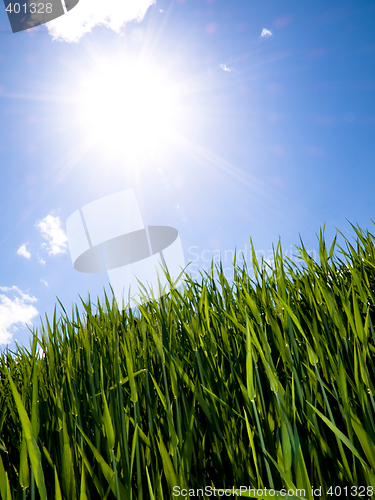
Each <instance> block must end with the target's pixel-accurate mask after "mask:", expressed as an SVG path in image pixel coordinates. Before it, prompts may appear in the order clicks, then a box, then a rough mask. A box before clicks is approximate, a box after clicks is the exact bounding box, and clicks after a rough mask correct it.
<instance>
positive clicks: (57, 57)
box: [0, 0, 375, 349]
mask: <svg viewBox="0 0 375 500" xmlns="http://www.w3.org/2000/svg"><path fill="white" fill-rule="evenodd" d="M75 11H76V13H75ZM73 16H74V17H73ZM139 67H142V68H143V69H142V72H141V73H140V74H141V76H142V79H143V80H142V81H144V90H143V94H142V92H140V93H139V92H138V91H137V92H138V95H137V98H136V99H135V101H134V99H133V97H134V96H133V94H132V92H133V91H129V90H128V89H129V88H130V87H127V86H126V85H125V86H124V91H123V92H122V93H120V95H116V97H114V95H115V91H116V89H115V88H114V87H113V83H112V81H111V78H112V76H113V78H115V75H116V74H117V73H118V71H119V68H120V70H121V71H122V72H123V73H124V72H125V73H124V74H125V80H124V81H128V80H131V78H133V76H134V74H135V72H136V71H138V69H139ZM116 72H117V73H116ZM104 73H105V75H106V79H105V78H104V79H103V74H104ZM126 75H127V76H126ZM128 77H129V78H128ZM98 80H100V81H101V87H100V86H99V87H98V86H97V85H96V82H97V81H98ZM90 85H91V86H90ZM95 85H96V86H95ZM142 85H143V83H142ZM107 87H108V90H106V89H107ZM88 88H89V89H92V88H93V89H94V91H93V92H91V93H90V91H88V90H87V89H88ZM142 88H143V87H142ZM95 89H96V91H95ZM98 89H101V90H100V92H99V91H98ZM126 92H128V94H126ZM129 95H130V97H129ZM171 96H172V97H173V99H172V97H171ZM114 99H116V100H115V101H114ZM122 99H128V101H127V102H128V103H130V104H131V103H132V102H133V103H134V102H135V104H133V107H135V109H136V110H137V109H138V108H139V110H140V114H141V116H144V118H145V120H146V121H147V123H148V124H149V126H148V128H147V127H146V128H145V129H144V128H143V126H139V127H138V128H137V127H136V128H135V129H134V130H133V129H132V122H129V121H128V119H127V117H126V116H124V115H121V113H120V111H119V110H121V109H122V108H121V106H122V103H121V100H122ZM163 99H164V100H163ZM170 99H172V100H170ZM143 103H146V104H143ZM117 104H118V106H117ZM108 107H109V108H110V109H111V110H112V111H111V112H110V114H109V115H108V114H106V112H105V111H103V110H105V109H106V108H108ZM117 108H118V109H117ZM133 111H134V110H133ZM151 111H152V112H153V113H154V114H153V115H151ZM142 113H143V114H142ZM129 119H130V118H129ZM93 122H95V123H94V125H95V126H93ZM129 123H130V125H129ZM142 123H143V122H142ZM95 127H96V128H95ZM146 129H147V130H146ZM374 129H375V3H374V2H373V1H372V0H371V1H370V0H360V1H358V0H355V1H354V0H351V1H346V2H343V1H342V0H340V1H336V0H330V1H329V2H306V1H304V2H301V1H300V0H299V1H294V0H290V1H287V0H286V1H282V2H280V1H279V0H270V1H265V0H252V1H245V0H238V1H233V0H214V1H212V0H207V1H205V0H185V1H181V0H180V1H169V0H157V1H156V2H154V3H152V0H142V1H141V0H138V1H137V0H128V1H127V2H125V0H111V1H109V0H108V1H106V2H99V0H81V1H80V3H79V4H78V5H77V7H75V8H74V9H73V10H72V11H71V12H69V13H68V14H66V15H65V16H63V17H62V18H61V19H59V20H56V21H53V22H51V23H49V24H48V25H44V26H42V27H40V28H38V29H37V30H34V31H31V30H29V31H27V32H26V31H25V32H21V33H16V34H13V33H12V32H11V29H10V25H9V22H8V18H7V15H6V12H5V8H4V9H3V8H0V132H1V133H0V162H1V166H0V229H1V230H0V255H1V261H0V349H1V348H3V347H5V345H6V344H8V345H9V347H10V348H14V346H15V344H14V341H15V340H17V342H19V343H21V344H22V343H24V344H25V345H26V346H28V345H29V341H28V339H29V336H30V334H29V331H28V330H27V329H26V328H25V327H24V326H23V325H24V323H25V322H27V323H28V324H29V325H30V326H31V327H32V325H34V326H36V327H37V326H38V325H39V321H40V316H42V317H43V316H44V315H45V313H46V314H47V315H48V316H51V314H52V312H53V309H54V305H55V303H56V296H57V297H59V299H60V300H61V301H62V303H63V304H64V306H65V307H66V309H67V310H70V309H71V306H72V304H73V303H76V302H77V301H79V295H81V296H82V297H83V298H86V297H87V293H88V291H89V292H90V294H91V296H92V297H94V298H96V297H97V296H99V297H100V298H102V297H103V287H105V286H107V280H106V276H105V275H104V274H97V275H90V274H83V273H79V272H77V271H75V270H74V268H73V266H72V262H71V258H70V254H69V249H68V246H67V241H66V235H65V223H66V220H67V218H68V217H69V215H71V214H72V213H73V212H74V211H75V210H77V209H78V208H80V207H82V206H83V205H85V204H86V203H89V202H91V201H94V200H96V199H98V198H101V197H103V196H106V195H109V194H112V193H115V192H117V191H120V190H122V189H128V188H133V189H134V191H135V194H136V197H137V200H138V203H139V206H140V209H141V213H142V217H143V220H144V222H145V224H147V225H169V226H172V227H175V228H176V229H178V231H179V233H180V237H181V241H182V245H183V249H184V255H185V260H186V262H189V261H193V263H192V264H191V265H190V271H191V274H192V276H193V277H195V276H196V275H197V271H198V270H199V269H202V268H204V267H206V268H207V267H208V265H209V262H208V261H210V260H211V258H212V257H215V258H217V256H218V255H219V252H221V256H222V260H223V263H224V267H226V268H228V271H227V276H228V278H229V277H230V272H229V267H230V265H231V261H232V253H233V250H234V248H235V247H236V248H237V250H238V251H244V253H245V257H246V258H247V260H248V262H250V260H251V258H250V245H249V238H250V237H251V238H252V240H253V243H254V247H255V249H256V250H257V251H258V252H259V255H260V254H261V253H263V254H264V255H265V257H266V258H269V257H270V255H271V252H272V244H273V243H274V244H276V243H277V241H278V238H279V237H280V238H281V243H282V247H283V250H284V252H285V253H286V255H287V256H290V255H291V253H296V252H295V251H294V249H293V247H294V245H296V244H298V243H299V237H300V236H301V237H302V239H303V241H304V243H305V246H306V247H307V248H308V249H309V250H311V251H313V250H317V238H316V234H317V233H318V232H319V229H320V228H321V227H322V226H323V224H324V223H326V238H327V240H328V241H329V242H330V241H331V240H332V238H333V237H334V235H335V231H336V228H337V229H339V230H340V231H342V232H343V233H344V234H345V235H347V237H349V238H351V237H352V236H353V231H352V230H351V228H350V225H349V223H348V222H347V219H348V220H349V221H350V222H352V223H353V224H359V225H360V226H361V227H362V228H364V229H367V228H368V229H369V230H370V231H372V228H373V224H372V222H371V218H372V219H375V202H374V195H373V192H374V188H373V184H374V164H375V141H374V137H375V134H374ZM110 131H111V134H110V135H111V137H110V138H111V139H112V140H109V135H108V134H109V132H110ZM95 133H96V134H99V136H100V137H101V139H102V140H98V135H96V136H95V135H94V134H95ZM94 137H96V139H94ZM292 249H293V250H292Z"/></svg>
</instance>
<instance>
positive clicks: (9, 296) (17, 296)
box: [0, 286, 39, 345]
mask: <svg viewBox="0 0 375 500" xmlns="http://www.w3.org/2000/svg"><path fill="white" fill-rule="evenodd" d="M0 291H1V292H5V293H0V345H1V344H8V343H10V342H12V339H13V333H14V332H15V331H16V330H18V328H17V326H16V325H19V324H21V325H22V324H25V323H29V322H30V321H31V320H32V319H33V318H35V316H37V315H38V314H39V313H38V311H37V309H36V308H35V307H34V306H33V305H32V303H33V302H36V301H37V300H38V299H36V298H35V297H32V296H30V295H28V294H26V293H24V292H22V290H20V289H19V288H17V287H16V286H12V287H6V286H0Z"/></svg>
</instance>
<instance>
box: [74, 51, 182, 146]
mask: <svg viewBox="0 0 375 500" xmlns="http://www.w3.org/2000/svg"><path fill="white" fill-rule="evenodd" d="M79 94H80V95H79V99H78V102H79V106H78V108H79V109H78V114H79V121H80V123H81V126H82V127H83V128H84V132H85V134H86V135H87V137H88V138H89V139H90V141H92V142H94V143H95V144H97V145H100V147H102V148H105V149H109V150H121V149H122V148H125V147H126V148H127V149H131V150H133V151H142V150H145V149H155V148H159V147H161V146H166V145H167V144H168V143H171V142H172V141H173V140H174V135H175V132H176V127H177V122H178V108H179V103H178V92H177V86H176V85H173V84H172V83H171V82H170V81H169V80H168V78H167V77H166V75H165V74H164V73H163V72H162V71H161V70H159V69H158V68H156V67H153V66H152V65H150V64H145V63H143V64H141V63H137V64H134V63H131V62H130V61H124V60H122V61H111V62H110V63H109V62H107V63H106V64H101V65H100V67H98V68H97V69H96V70H95V71H93V72H91V73H90V74H87V75H86V76H85V77H84V78H82V80H81V83H80V91H79Z"/></svg>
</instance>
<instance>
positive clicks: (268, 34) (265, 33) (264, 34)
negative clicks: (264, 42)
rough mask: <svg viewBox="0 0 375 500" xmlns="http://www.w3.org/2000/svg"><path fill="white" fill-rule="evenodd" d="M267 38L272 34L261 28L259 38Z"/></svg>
mask: <svg viewBox="0 0 375 500" xmlns="http://www.w3.org/2000/svg"><path fill="white" fill-rule="evenodd" d="M269 36H272V32H271V31H270V30H266V28H263V29H262V33H261V34H260V37H261V38H267V37H269Z"/></svg>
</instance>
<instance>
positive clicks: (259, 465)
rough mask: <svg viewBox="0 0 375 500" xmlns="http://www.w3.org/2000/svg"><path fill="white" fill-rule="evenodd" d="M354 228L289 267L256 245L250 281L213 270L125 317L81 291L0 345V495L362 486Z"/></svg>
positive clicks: (368, 396) (362, 377)
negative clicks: (68, 305) (13, 347)
mask: <svg viewBox="0 0 375 500" xmlns="http://www.w3.org/2000/svg"><path fill="white" fill-rule="evenodd" d="M353 229H354V230H355V232H356V242H355V243H354V246H353V245H352V244H350V243H349V241H348V240H345V241H346V245H345V248H340V247H338V248H337V246H335V241H334V242H333V243H332V245H330V246H329V247H328V248H327V247H326V244H325V241H324V230H323V232H322V231H321V232H320V241H319V262H316V261H314V260H313V258H312V257H310V256H309V255H308V254H307V252H306V250H305V247H304V245H303V243H302V242H301V243H300V246H299V247H297V248H298V251H299V253H300V256H301V259H302V261H301V262H302V265H301V266H296V265H295V264H294V263H293V262H292V261H291V260H289V259H287V258H285V257H283V255H282V253H281V248H280V245H278V246H277V248H276V250H275V251H274V259H275V265H274V266H273V267H272V268H270V267H267V265H266V264H265V263H263V262H257V261H256V259H255V253H254V250H253V268H254V273H255V275H254V279H253V280H251V279H250V277H249V271H248V269H247V268H246V264H243V265H242V267H240V266H238V265H237V264H236V260H235V262H234V281H233V283H232V284H229V283H228V281H227V280H226V278H225V276H224V273H223V269H222V265H221V264H218V265H216V274H217V278H214V277H213V276H214V274H215V273H214V271H215V268H214V266H213V265H212V268H211V272H210V273H205V275H204V276H202V280H201V281H200V282H198V281H193V280H192V279H190V278H189V277H188V276H186V281H185V287H184V290H183V291H181V292H180V291H178V290H176V289H175V290H173V291H172V292H171V293H170V294H168V295H167V296H164V297H163V298H161V299H160V300H159V301H151V302H149V303H147V304H145V305H143V306H140V308H139V314H138V315H137V317H136V316H134V314H133V313H132V311H131V310H128V311H123V312H119V310H118V308H117V307H116V305H115V303H114V301H113V300H112V301H110V300H109V299H108V298H107V296H105V299H104V303H103V304H100V303H98V305H97V306H95V307H94V306H93V305H92V304H91V303H90V300H88V302H87V303H86V302H84V301H82V304H83V307H84V311H85V312H84V314H81V315H80V314H79V312H78V307H76V308H75V310H73V311H72V314H71V316H70V317H69V316H68V314H67V313H66V311H65V310H64V309H63V311H64V312H63V313H62V316H61V317H60V318H58V316H57V314H56V313H55V315H54V317H53V318H52V319H51V320H48V319H46V320H45V322H44V325H43V326H42V328H41V331H40V332H34V335H33V339H32V341H31V345H30V349H29V350H27V349H26V348H25V347H22V348H21V347H18V346H17V351H16V352H15V353H13V354H12V353H10V352H9V351H5V352H3V353H1V355H0V498H1V499H2V500H5V499H9V500H10V499H26V498H30V499H32V500H34V499H38V498H40V499H45V498H47V497H48V498H56V499H65V500H74V499H77V500H78V499H80V500H86V499H87V500H94V499H98V500H99V499H100V500H103V499H115V498H116V499H120V498H121V499H126V500H128V499H134V500H142V499H158V500H159V499H168V500H169V499H171V498H178V497H177V496H173V487H175V486H179V487H181V488H191V489H198V488H204V487H205V486H212V487H216V488H228V489H232V487H235V488H239V487H240V486H241V485H243V486H244V485H246V486H248V487H252V488H255V489H263V488H266V487H267V488H268V489H270V488H274V489H275V490H281V489H282V488H286V489H288V488H289V489H292V490H294V491H296V490H297V489H303V490H305V494H304V495H301V496H303V497H304V498H307V499H312V498H313V496H312V494H311V487H314V488H318V487H321V488H322V492H323V493H322V498H332V496H330V495H329V494H328V493H326V492H327V490H328V489H329V487H330V486H332V487H335V486H336V487H341V488H344V487H345V486H346V487H348V488H350V486H366V487H371V486H372V487H375V419H374V415H375V404H374V396H373V395H374V384H373V381H374V380H375V376H374V375H375V369H374V354H375V330H374V323H375V246H374V245H375V236H373V235H372V234H371V233H369V232H368V231H363V230H361V229H360V228H358V227H354V226H353ZM252 248H253V247H252ZM337 255H339V256H340V258H339V257H338V256H337ZM37 334H38V335H37ZM38 337H39V338H38ZM40 348H41V349H42V351H43V353H44V354H41V353H40V351H39V349H40ZM342 491H344V490H342ZM370 493H371V490H367V491H366V492H365V494H364V495H362V498H367V497H371V496H372V495H370ZM342 496H344V495H342ZM180 498H183V497H182V496H180ZM185 498H186V497H185ZM191 498H193V496H191ZM201 498H202V497H201ZM259 498H261V497H260V496H259ZM267 498H268V497H267ZM283 498H288V497H285V496H284V497H283Z"/></svg>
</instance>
